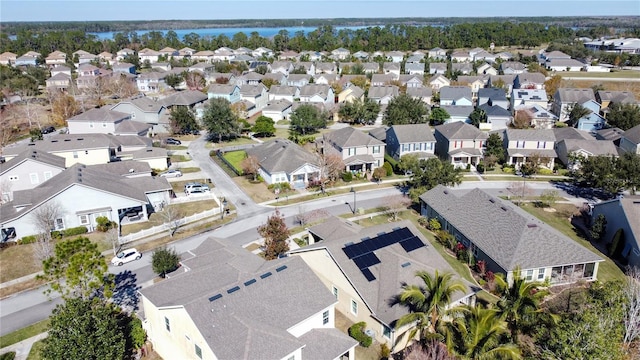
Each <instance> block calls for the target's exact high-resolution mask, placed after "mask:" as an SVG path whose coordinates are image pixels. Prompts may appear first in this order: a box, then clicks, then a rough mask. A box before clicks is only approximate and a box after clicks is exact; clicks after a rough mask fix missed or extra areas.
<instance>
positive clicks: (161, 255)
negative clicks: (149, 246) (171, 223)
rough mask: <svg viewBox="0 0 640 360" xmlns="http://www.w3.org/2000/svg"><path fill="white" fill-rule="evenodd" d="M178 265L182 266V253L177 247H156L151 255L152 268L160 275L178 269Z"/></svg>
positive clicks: (163, 275) (164, 275)
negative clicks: (180, 253) (179, 253)
mask: <svg viewBox="0 0 640 360" xmlns="http://www.w3.org/2000/svg"><path fill="white" fill-rule="evenodd" d="M178 267H180V255H178V253H177V252H176V251H175V249H167V248H166V247H162V248H159V249H156V250H155V251H154V252H153V254H152V255H151V268H152V269H153V272H155V273H156V274H158V275H160V277H163V278H164V277H166V276H167V273H170V272H172V271H174V270H176V269H177V268H178Z"/></svg>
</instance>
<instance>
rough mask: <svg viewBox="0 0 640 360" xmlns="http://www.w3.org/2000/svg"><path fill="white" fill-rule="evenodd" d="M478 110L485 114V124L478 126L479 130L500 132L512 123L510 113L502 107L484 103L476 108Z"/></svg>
mask: <svg viewBox="0 0 640 360" xmlns="http://www.w3.org/2000/svg"><path fill="white" fill-rule="evenodd" d="M478 109H482V110H484V112H485V113H486V114H487V122H486V124H483V123H481V124H480V130H488V131H494V130H502V129H506V128H507V127H508V126H509V125H511V123H512V122H513V116H512V115H511V112H510V111H509V110H507V109H505V108H503V107H502V106H499V105H490V104H489V103H484V104H482V105H480V106H478Z"/></svg>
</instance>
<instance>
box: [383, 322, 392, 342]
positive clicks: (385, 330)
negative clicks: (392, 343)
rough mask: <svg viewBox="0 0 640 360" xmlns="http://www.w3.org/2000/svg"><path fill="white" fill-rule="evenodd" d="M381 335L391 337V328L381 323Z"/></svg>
mask: <svg viewBox="0 0 640 360" xmlns="http://www.w3.org/2000/svg"><path fill="white" fill-rule="evenodd" d="M382 336H384V337H386V338H387V339H391V328H390V327H388V326H386V325H382Z"/></svg>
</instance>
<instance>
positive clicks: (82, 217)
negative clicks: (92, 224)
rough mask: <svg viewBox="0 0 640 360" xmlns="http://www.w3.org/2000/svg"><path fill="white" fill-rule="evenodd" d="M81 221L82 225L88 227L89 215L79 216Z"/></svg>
mask: <svg viewBox="0 0 640 360" xmlns="http://www.w3.org/2000/svg"><path fill="white" fill-rule="evenodd" d="M78 219H79V220H80V225H88V224H89V215H80V216H78Z"/></svg>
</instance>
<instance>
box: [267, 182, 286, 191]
mask: <svg viewBox="0 0 640 360" xmlns="http://www.w3.org/2000/svg"><path fill="white" fill-rule="evenodd" d="M267 189H269V190H273V191H275V189H280V191H289V190H291V184H289V183H288V182H284V183H277V184H269V186H267Z"/></svg>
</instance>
